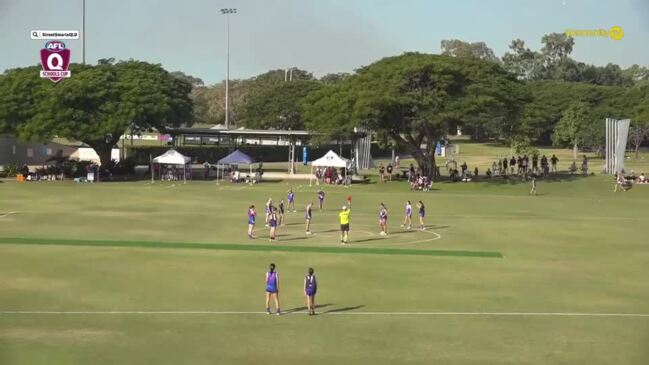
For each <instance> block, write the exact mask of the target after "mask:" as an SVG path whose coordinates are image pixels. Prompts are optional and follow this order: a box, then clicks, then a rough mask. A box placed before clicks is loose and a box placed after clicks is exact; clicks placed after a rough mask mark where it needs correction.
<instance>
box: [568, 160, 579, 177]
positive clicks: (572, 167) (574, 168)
mask: <svg viewBox="0 0 649 365" xmlns="http://www.w3.org/2000/svg"><path fill="white" fill-rule="evenodd" d="M568 170H569V171H570V175H573V174H574V173H575V172H577V162H575V160H573V161H572V163H571V164H570V168H569V169H568Z"/></svg>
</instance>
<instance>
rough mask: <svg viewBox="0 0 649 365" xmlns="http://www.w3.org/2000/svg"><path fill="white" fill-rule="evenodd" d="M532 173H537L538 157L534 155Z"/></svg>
mask: <svg viewBox="0 0 649 365" xmlns="http://www.w3.org/2000/svg"><path fill="white" fill-rule="evenodd" d="M532 172H533V173H537V172H539V155H537V154H536V153H535V154H534V155H533V156H532Z"/></svg>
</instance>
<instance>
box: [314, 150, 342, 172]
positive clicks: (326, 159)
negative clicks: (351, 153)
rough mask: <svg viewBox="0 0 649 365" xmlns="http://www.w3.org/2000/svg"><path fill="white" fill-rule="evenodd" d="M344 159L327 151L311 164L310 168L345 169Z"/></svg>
mask: <svg viewBox="0 0 649 365" xmlns="http://www.w3.org/2000/svg"><path fill="white" fill-rule="evenodd" d="M347 161H349V160H347V159H346V158H342V157H340V156H338V155H337V154H336V152H334V151H332V150H329V152H327V153H326V154H325V155H324V156H322V157H320V158H319V159H317V160H315V161H313V162H311V166H321V167H344V168H347Z"/></svg>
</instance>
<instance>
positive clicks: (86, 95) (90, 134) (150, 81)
mask: <svg viewBox="0 0 649 365" xmlns="http://www.w3.org/2000/svg"><path fill="white" fill-rule="evenodd" d="M70 69H71V71H72V77H71V78H69V79H66V80H63V81H61V82H59V83H58V84H53V83H52V82H50V81H49V80H43V79H40V77H39V73H38V68H37V67H27V68H22V69H14V70H10V71H8V72H7V73H6V74H5V75H4V76H2V78H0V127H2V128H3V129H4V132H9V133H14V134H16V135H18V136H19V137H20V138H22V139H24V140H46V139H49V138H51V137H53V136H59V137H65V138H69V139H74V140H77V141H82V142H85V143H86V144H88V145H89V146H90V147H92V148H93V149H94V150H95V152H97V154H98V155H99V158H100V160H101V163H102V164H106V163H108V162H110V153H111V149H112V148H113V146H114V145H115V144H116V143H117V141H118V140H119V138H120V136H121V135H122V134H123V133H124V132H125V131H126V130H127V129H129V128H131V127H133V126H137V127H138V128H140V129H151V128H156V129H160V128H163V127H167V126H179V125H181V124H189V123H191V122H192V120H193V112H192V103H191V100H190V99H189V93H190V92H191V89H192V85H191V84H190V83H188V82H187V81H184V80H181V79H178V78H176V77H174V76H172V75H171V74H169V73H168V72H167V71H165V70H164V69H163V68H162V67H161V66H160V65H155V64H150V63H146V62H139V61H124V62H117V63H115V62H114V61H113V60H110V59H109V60H102V61H100V62H99V64H98V65H95V66H91V65H79V64H74V65H71V67H70Z"/></svg>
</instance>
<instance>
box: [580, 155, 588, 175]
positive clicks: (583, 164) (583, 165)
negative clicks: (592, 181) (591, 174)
mask: <svg viewBox="0 0 649 365" xmlns="http://www.w3.org/2000/svg"><path fill="white" fill-rule="evenodd" d="M581 173H582V174H584V175H588V157H586V155H584V158H583V159H582V160H581Z"/></svg>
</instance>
